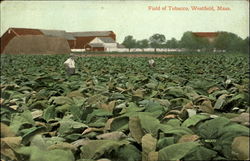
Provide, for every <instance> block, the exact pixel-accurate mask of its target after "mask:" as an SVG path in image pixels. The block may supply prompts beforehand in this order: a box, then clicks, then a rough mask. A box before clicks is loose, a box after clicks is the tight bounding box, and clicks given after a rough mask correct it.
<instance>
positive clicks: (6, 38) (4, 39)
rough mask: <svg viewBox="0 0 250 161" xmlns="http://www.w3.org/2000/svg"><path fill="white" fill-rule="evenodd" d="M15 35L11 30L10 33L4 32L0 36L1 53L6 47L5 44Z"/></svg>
mask: <svg viewBox="0 0 250 161" xmlns="http://www.w3.org/2000/svg"><path fill="white" fill-rule="evenodd" d="M15 36H16V34H14V33H13V32H12V31H10V33H8V31H7V32H5V33H4V34H3V35H2V37H1V54H2V53H3V51H4V49H5V48H6V46H7V44H8V43H9V42H10V40H11V39H13V38H14V37H15Z"/></svg>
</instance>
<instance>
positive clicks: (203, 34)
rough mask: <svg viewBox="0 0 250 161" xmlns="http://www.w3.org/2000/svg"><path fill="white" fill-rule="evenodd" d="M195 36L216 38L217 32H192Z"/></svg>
mask: <svg viewBox="0 0 250 161" xmlns="http://www.w3.org/2000/svg"><path fill="white" fill-rule="evenodd" d="M193 34H194V35H195V36H198V37H216V36H218V34H219V33H218V32H193Z"/></svg>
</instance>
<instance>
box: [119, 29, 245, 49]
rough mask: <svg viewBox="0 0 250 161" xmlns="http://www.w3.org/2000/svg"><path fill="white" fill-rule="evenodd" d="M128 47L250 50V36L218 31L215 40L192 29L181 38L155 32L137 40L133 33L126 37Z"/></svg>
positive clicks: (124, 42)
mask: <svg viewBox="0 0 250 161" xmlns="http://www.w3.org/2000/svg"><path fill="white" fill-rule="evenodd" d="M122 44H123V45H124V46H125V47H126V48H128V49H129V51H130V49H132V48H139V49H141V50H142V51H144V49H145V48H154V51H155V52H156V51H157V49H162V48H170V49H185V50H187V51H205V52H211V51H226V52H241V53H248V52H249V36H248V37H247V38H245V39H242V38H241V37H239V36H238V35H236V34H234V33H231V32H218V35H217V36H216V37H215V38H214V40H213V41H209V39H208V38H206V37H199V36H195V35H194V34H193V33H192V32H191V31H187V32H185V33H184V34H183V35H182V37H181V39H180V40H176V39H175V38H172V39H170V40H166V37H165V36H164V35H163V34H158V33H157V34H154V35H152V36H150V37H149V39H143V40H136V39H135V38H134V37H133V36H132V35H128V36H126V37H125V39H124V41H123V43H122Z"/></svg>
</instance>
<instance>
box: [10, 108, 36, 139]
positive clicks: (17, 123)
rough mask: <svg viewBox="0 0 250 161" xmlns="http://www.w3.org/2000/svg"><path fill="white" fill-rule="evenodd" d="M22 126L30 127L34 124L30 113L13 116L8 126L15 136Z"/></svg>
mask: <svg viewBox="0 0 250 161" xmlns="http://www.w3.org/2000/svg"><path fill="white" fill-rule="evenodd" d="M24 124H28V125H31V126H32V125H34V124H35V121H34V120H33V118H32V115H31V112H30V111H24V112H23V113H18V114H15V115H14V117H13V119H12V122H11V124H10V129H11V130H12V131H13V132H14V133H15V134H16V133H17V132H18V130H20V128H21V127H22V125H24Z"/></svg>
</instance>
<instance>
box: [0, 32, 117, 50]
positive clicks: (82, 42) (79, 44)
mask: <svg viewBox="0 0 250 161" xmlns="http://www.w3.org/2000/svg"><path fill="white" fill-rule="evenodd" d="M28 35H29V36H33V39H36V37H37V36H38V35H43V36H45V37H48V38H49V37H57V38H62V39H65V40H66V41H67V44H68V46H69V48H70V50H71V51H85V47H87V46H89V45H88V44H89V43H90V42H91V41H92V40H94V39H95V38H97V37H106V38H110V39H112V40H113V41H114V42H115V40H116V35H115V33H114V32H113V31H89V32H66V31H64V30H44V29H29V28H9V29H8V30H7V31H6V32H5V33H4V34H3V35H2V37H1V54H2V53H4V50H5V49H6V47H7V46H8V44H9V43H10V42H11V41H12V40H14V38H15V37H23V36H28ZM19 39H20V38H19ZM38 39H41V38H40V37H39V38H38ZM12 47H14V46H13V45H12ZM26 47H29V45H26ZM103 50H105V49H103ZM103 50H99V51H103ZM12 51H13V50H12Z"/></svg>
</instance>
